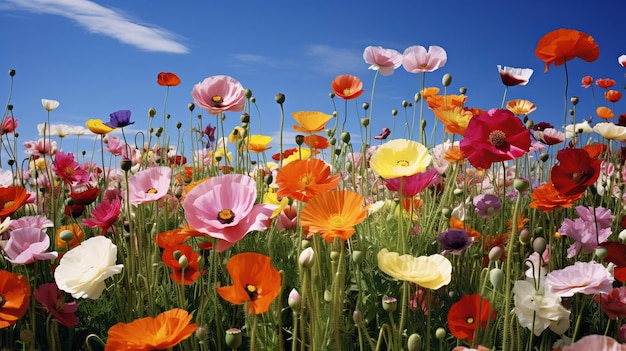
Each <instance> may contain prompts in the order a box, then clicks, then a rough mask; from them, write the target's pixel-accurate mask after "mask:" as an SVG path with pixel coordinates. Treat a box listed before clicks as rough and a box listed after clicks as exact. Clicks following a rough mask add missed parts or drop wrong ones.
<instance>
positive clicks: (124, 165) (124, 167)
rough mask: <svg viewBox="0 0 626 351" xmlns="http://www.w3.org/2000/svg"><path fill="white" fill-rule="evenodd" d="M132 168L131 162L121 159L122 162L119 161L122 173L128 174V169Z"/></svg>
mask: <svg viewBox="0 0 626 351" xmlns="http://www.w3.org/2000/svg"><path fill="white" fill-rule="evenodd" d="M132 167H133V162H132V161H131V160H129V159H123V160H122V161H120V168H121V169H122V170H123V171H124V172H128V171H130V169H131V168H132Z"/></svg>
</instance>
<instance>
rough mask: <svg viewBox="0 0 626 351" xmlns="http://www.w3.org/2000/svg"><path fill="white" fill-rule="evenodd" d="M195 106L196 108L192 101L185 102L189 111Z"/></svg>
mask: <svg viewBox="0 0 626 351" xmlns="http://www.w3.org/2000/svg"><path fill="white" fill-rule="evenodd" d="M195 108H196V104H194V103H193V102H190V103H188V104H187V109H189V112H193V110H195Z"/></svg>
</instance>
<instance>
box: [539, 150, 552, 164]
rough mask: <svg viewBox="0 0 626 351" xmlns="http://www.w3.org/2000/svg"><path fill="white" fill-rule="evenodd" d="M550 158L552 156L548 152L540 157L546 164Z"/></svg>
mask: <svg viewBox="0 0 626 351" xmlns="http://www.w3.org/2000/svg"><path fill="white" fill-rule="evenodd" d="M549 158H550V155H549V154H548V153H547V152H542V153H541V154H540V155H539V159H540V160H541V162H546V161H548V159H549Z"/></svg>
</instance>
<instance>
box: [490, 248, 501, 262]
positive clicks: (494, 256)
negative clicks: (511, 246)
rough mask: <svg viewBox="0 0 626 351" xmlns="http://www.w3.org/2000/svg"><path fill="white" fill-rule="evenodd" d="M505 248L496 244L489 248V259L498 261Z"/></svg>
mask: <svg viewBox="0 0 626 351" xmlns="http://www.w3.org/2000/svg"><path fill="white" fill-rule="evenodd" d="M503 253H504V249H503V248H502V246H494V247H492V248H491V250H489V261H497V260H499V259H500V257H502V254H503Z"/></svg>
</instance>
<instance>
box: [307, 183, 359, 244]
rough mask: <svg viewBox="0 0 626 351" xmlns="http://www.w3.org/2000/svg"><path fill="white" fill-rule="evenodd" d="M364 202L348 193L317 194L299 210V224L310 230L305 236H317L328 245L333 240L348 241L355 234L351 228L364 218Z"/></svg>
mask: <svg viewBox="0 0 626 351" xmlns="http://www.w3.org/2000/svg"><path fill="white" fill-rule="evenodd" d="M363 201H364V199H363V196H361V195H360V194H359V193H357V192H354V191H349V190H332V191H328V192H324V193H320V194H317V195H316V196H314V197H313V198H312V199H311V200H309V202H307V203H306V204H305V205H304V207H303V208H302V213H300V225H301V226H303V227H306V226H308V227H309V234H308V236H311V235H313V233H319V234H320V236H321V237H322V238H323V239H324V240H326V241H328V242H330V243H332V242H333V240H334V239H335V238H340V239H342V240H347V239H348V238H350V237H351V236H352V234H354V232H355V231H356V230H355V229H354V226H355V225H357V224H359V223H361V222H362V221H363V220H364V219H365V217H366V216H367V206H366V207H363Z"/></svg>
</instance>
